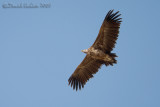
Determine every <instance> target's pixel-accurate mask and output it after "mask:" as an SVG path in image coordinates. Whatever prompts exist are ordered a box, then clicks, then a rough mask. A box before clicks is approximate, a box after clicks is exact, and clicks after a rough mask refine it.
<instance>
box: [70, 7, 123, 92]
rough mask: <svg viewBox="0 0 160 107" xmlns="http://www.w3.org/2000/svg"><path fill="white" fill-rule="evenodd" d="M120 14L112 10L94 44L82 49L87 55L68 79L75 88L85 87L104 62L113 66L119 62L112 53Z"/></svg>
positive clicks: (117, 32) (119, 22)
mask: <svg viewBox="0 0 160 107" xmlns="http://www.w3.org/2000/svg"><path fill="white" fill-rule="evenodd" d="M120 15H121V14H119V11H117V12H115V13H113V10H110V11H109V12H108V13H107V15H106V17H105V19H104V21H103V23H102V26H101V28H100V30H99V34H98V37H97V38H96V40H95V42H94V43H93V45H92V46H91V47H90V48H88V49H85V50H82V52H84V53H86V57H85V58H84V59H83V61H82V62H81V63H80V64H79V65H78V67H77V68H76V70H75V71H74V73H73V74H72V75H71V77H70V78H69V79H68V82H69V85H71V87H73V89H76V90H78V89H81V88H83V87H84V85H85V84H86V82H87V81H88V80H89V79H90V78H92V77H93V74H95V73H96V72H98V69H99V68H100V67H101V66H102V65H103V64H105V65H106V66H108V65H112V66H113V64H115V63H117V60H116V59H115V57H117V56H116V54H115V53H111V51H112V50H113V48H114V47H115V44H116V40H117V38H118V34H119V28H120V24H121V18H119V16H120Z"/></svg>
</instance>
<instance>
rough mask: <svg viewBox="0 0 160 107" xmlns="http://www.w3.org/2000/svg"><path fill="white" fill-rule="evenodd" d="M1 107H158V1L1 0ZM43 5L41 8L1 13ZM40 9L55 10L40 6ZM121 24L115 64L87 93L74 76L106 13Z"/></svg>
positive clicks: (87, 87) (96, 77) (92, 81)
mask: <svg viewBox="0 0 160 107" xmlns="http://www.w3.org/2000/svg"><path fill="white" fill-rule="evenodd" d="M0 4H1V7H0V14H1V15H0V16H1V17H0V23H1V24H0V28H1V31H0V107H160V83H159V82H160V62H159V61H160V57H159V55H160V50H159V49H160V47H159V46H160V43H159V40H160V33H159V28H160V27H159V25H160V21H159V19H160V14H159V11H160V6H159V4H160V1H159V0H141V1H140V0H80V1H75V0H45V1H43V0H40V1H36V0H23V1H19V0H7V1H6V0H1V1H0ZM8 4H12V5H20V4H21V5H26V4H27V5H29V4H32V5H37V6H38V8H24V7H22V8H3V7H2V6H4V5H5V6H6V5H8ZM42 4H49V6H50V7H48V8H42ZM111 9H114V10H115V11H120V13H121V14H122V16H121V17H122V21H123V22H122V24H121V28H120V34H119V38H118V40H117V44H116V47H115V49H114V51H113V52H116V54H117V55H118V58H117V60H118V63H117V64H116V65H114V66H109V67H105V66H102V67H101V69H99V72H98V73H97V74H95V75H94V78H92V79H90V80H89V81H88V82H87V84H86V85H85V87H84V89H82V90H81V91H77V92H76V91H75V90H73V89H72V88H71V87H70V86H68V78H69V77H70V75H71V74H72V73H73V72H74V70H75V69H76V67H77V66H78V65H79V64H80V63H81V61H82V60H83V58H84V57H85V54H84V53H82V52H81V50H82V49H86V48H89V47H90V46H91V45H92V43H93V42H94V40H95V39H96V37H97V34H98V31H99V29H100V26H101V24H102V22H103V19H104V17H105V15H106V14H107V12H108V11H109V10H111Z"/></svg>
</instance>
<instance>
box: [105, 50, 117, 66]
mask: <svg viewBox="0 0 160 107" xmlns="http://www.w3.org/2000/svg"><path fill="white" fill-rule="evenodd" d="M110 56H111V57H112V61H110V62H108V61H107V62H105V65H106V66H108V65H111V66H113V64H116V63H117V60H116V59H115V57H117V55H116V54H115V53H110Z"/></svg>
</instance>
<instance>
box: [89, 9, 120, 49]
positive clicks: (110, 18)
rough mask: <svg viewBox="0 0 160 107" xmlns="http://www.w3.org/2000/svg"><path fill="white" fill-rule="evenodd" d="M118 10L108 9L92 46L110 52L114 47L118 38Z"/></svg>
mask: <svg viewBox="0 0 160 107" xmlns="http://www.w3.org/2000/svg"><path fill="white" fill-rule="evenodd" d="M118 13H119V11H117V12H116V13H113V10H110V11H109V12H108V13H107V15H106V17H105V19H104V21H103V24H102V26H101V28H100V30H99V34H98V37H97V38H96V40H95V42H94V44H93V45H92V47H94V48H95V49H101V50H103V51H104V52H110V51H112V50H113V48H114V47H115V43H116V40H117V38H118V33H119V27H120V24H121V18H119V16H120V15H121V14H118Z"/></svg>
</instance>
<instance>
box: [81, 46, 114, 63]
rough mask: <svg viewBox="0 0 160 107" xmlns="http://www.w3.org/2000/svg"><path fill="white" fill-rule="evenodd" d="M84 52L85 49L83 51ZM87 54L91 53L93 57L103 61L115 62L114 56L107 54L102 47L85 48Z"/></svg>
mask: <svg viewBox="0 0 160 107" xmlns="http://www.w3.org/2000/svg"><path fill="white" fill-rule="evenodd" d="M82 52H83V51H82ZM84 53H86V54H87V55H89V56H90V57H91V58H93V59H95V60H97V61H99V62H103V63H108V62H109V63H114V60H115V59H114V57H113V56H112V53H111V54H109V53H108V54H107V53H105V52H103V51H102V50H100V49H95V48H94V47H90V48H89V49H85V52H84Z"/></svg>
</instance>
